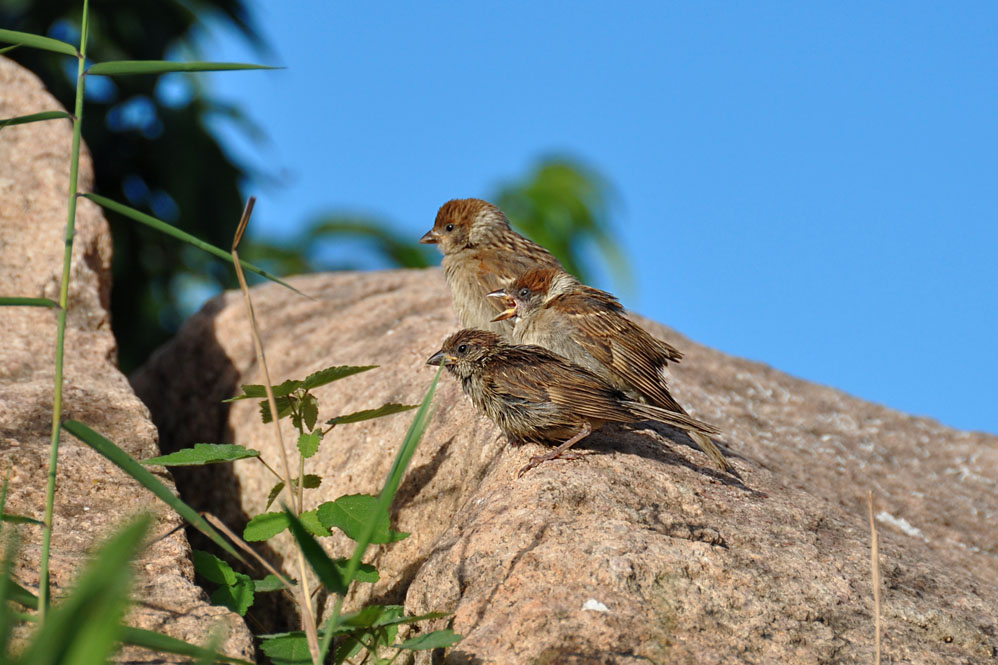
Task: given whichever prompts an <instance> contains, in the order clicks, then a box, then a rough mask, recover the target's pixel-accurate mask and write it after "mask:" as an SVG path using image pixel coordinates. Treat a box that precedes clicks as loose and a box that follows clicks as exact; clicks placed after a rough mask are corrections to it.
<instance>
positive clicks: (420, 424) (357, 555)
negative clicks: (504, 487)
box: [319, 365, 443, 662]
mask: <svg viewBox="0 0 998 665" xmlns="http://www.w3.org/2000/svg"><path fill="white" fill-rule="evenodd" d="M442 371H443V365H441V366H440V368H439V369H438V370H437V373H436V374H435V375H434V377H433V381H432V382H431V383H430V387H429V389H428V390H427V391H426V396H425V397H423V401H422V403H421V404H420V405H419V410H418V411H416V417H415V418H413V419H412V425H410V426H409V431H408V432H406V435H405V439H403V441H402V446H401V448H399V452H398V454H397V455H396V456H395V461H394V462H393V463H392V468H391V470H390V471H389V472H388V479H387V480H386V481H385V486H384V488H383V489H382V490H381V494H380V495H378V502H379V503H378V511H377V513H376V514H381V513H386V512H388V508H389V506H391V504H392V501H393V500H394V499H395V493H396V492H398V488H399V485H400V484H401V482H402V476H403V475H404V474H405V470H406V468H407V467H408V466H409V462H410V461H412V456H413V454H415V452H416V448H417V447H418V446H419V442H420V441H421V440H422V438H423V433H424V432H425V431H426V426H427V425H428V424H429V419H430V405H431V404H432V402H433V394H434V393H435V392H436V389H437V382H438V381H439V380H440V372H442ZM377 526H378V524H377V520H370V521H369V522H368V524H367V528H366V529H365V530H364V533H362V534H361V538H360V539H359V540H358V541H357V545H356V547H354V550H353V556H352V557H350V562H349V563H348V564H347V569H346V573H345V574H344V581H345V582H346V584H347V585H349V584H350V582H351V581H352V580H353V578H354V576H355V575H356V574H357V568H358V567H359V566H360V560H361V558H362V557H363V556H364V552H366V551H367V546H368V545H369V544H370V543H371V537H372V536H373V535H374V530H375V529H376V528H377ZM342 609H343V596H342V595H341V596H339V597H338V598H337V599H336V605H335V606H334V607H333V613H332V615H331V616H330V617H329V621H328V622H327V623H326V630H325V632H324V634H323V636H322V644H321V651H320V658H319V660H320V662H325V660H326V654H328V653H329V645H330V642H331V641H332V639H333V633H335V632H336V629H337V628H338V627H339V622H340V611H341V610H342Z"/></svg>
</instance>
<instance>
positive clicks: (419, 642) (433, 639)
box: [398, 628, 461, 651]
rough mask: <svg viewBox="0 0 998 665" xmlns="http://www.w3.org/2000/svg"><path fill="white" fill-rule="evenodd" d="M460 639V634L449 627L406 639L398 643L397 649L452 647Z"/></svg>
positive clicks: (421, 649)
mask: <svg viewBox="0 0 998 665" xmlns="http://www.w3.org/2000/svg"><path fill="white" fill-rule="evenodd" d="M460 641H461V636H460V635H458V634H457V633H455V632H454V631H453V630H451V629H450V628H444V629H443V630H435V631H433V632H432V633H426V634H424V635H418V636H416V637H413V638H412V639H408V640H406V641H405V642H403V643H402V644H399V645H398V648H399V649H409V650H410V651H424V650H426V649H441V648H445V647H452V646H454V645H455V644H457V643H458V642H460Z"/></svg>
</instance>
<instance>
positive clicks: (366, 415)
mask: <svg viewBox="0 0 998 665" xmlns="http://www.w3.org/2000/svg"><path fill="white" fill-rule="evenodd" d="M418 408H419V405H418V404H395V403H390V404H385V405H384V406H379V407H378V408H377V409H367V410H365V411H357V412H356V413H350V414H347V415H345V416H336V417H335V418H330V419H329V420H327V421H326V424H327V425H345V424H347V423H359V422H360V421H362V420H371V419H372V418H381V417H382V416H390V415H392V414H393V413H402V412H403V411H409V410H410V409H418Z"/></svg>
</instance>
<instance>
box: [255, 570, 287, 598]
mask: <svg viewBox="0 0 998 665" xmlns="http://www.w3.org/2000/svg"><path fill="white" fill-rule="evenodd" d="M292 583H293V580H292ZM283 588H284V583H283V582H281V578H280V577H278V576H277V575H274V574H273V573H271V574H270V575H267V576H266V577H264V578H263V579H261V580H253V591H255V592H256V593H270V592H271V591H280V590H281V589H283Z"/></svg>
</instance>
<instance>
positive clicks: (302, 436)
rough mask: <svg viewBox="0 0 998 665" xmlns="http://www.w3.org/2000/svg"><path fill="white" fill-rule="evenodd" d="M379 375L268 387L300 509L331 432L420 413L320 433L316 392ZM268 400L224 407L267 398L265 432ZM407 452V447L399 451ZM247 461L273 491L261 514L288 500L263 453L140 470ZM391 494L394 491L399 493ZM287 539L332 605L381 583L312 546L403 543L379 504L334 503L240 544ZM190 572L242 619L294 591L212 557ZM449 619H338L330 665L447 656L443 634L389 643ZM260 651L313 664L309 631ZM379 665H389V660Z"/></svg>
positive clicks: (275, 516) (373, 412)
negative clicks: (286, 430) (267, 476)
mask: <svg viewBox="0 0 998 665" xmlns="http://www.w3.org/2000/svg"><path fill="white" fill-rule="evenodd" d="M375 368H376V366H374V365H367V366H360V367H357V366H336V367H328V368H326V369H323V370H320V371H318V372H315V373H313V374H310V375H309V376H307V377H305V378H304V379H300V380H292V379H289V380H287V381H284V382H283V383H280V384H278V385H274V386H270V388H271V392H272V394H273V396H274V400H275V405H276V407H277V418H278V420H284V419H288V420H290V422H291V424H292V426H293V427H294V429H295V430H296V431H297V434H298V437H297V443H298V444H297V447H298V465H297V469H298V472H297V473H298V475H297V476H296V477H295V478H293V479H292V481H291V488H292V495H293V498H294V502H295V504H296V505H299V506H300V505H302V494H303V492H304V491H305V490H307V489H314V488H317V487H319V486H320V485H321V483H322V478H320V477H319V476H317V475H314V474H307V473H305V463H306V460H307V459H309V458H311V457H312V456H314V455H315V454H316V453H317V452H318V450H319V447H320V445H321V444H322V442H323V441H324V440H325V437H326V436H327V435H328V434H329V433H330V431H331V430H332V429H333V428H335V427H337V426H339V425H345V424H348V423H357V422H362V421H365V420H371V419H373V418H381V417H385V416H389V415H393V414H397V413H401V412H404V411H408V410H411V409H417V408H419V405H407V404H396V403H389V404H384V405H382V406H380V407H378V408H376V409H366V410H363V411H357V412H355V413H349V414H344V415H338V416H335V417H333V418H329V419H328V420H326V421H325V423H324V424H323V423H321V422H320V420H319V402H318V400H317V398H316V396H315V394H314V393H313V392H312V390H313V389H315V388H318V387H319V386H323V385H326V384H328V383H331V382H333V381H338V380H340V379H344V378H346V377H349V376H352V375H354V374H358V373H360V372H366V371H368V370H372V369H375ZM266 396H267V390H266V386H264V385H256V384H249V385H243V386H242V392H241V393H240V394H239V395H237V396H235V397H232V398H230V399H228V400H225V401H227V402H235V401H238V400H244V399H260V398H263V399H260V417H261V420H262V421H263V423H264V424H267V423H271V422H273V418H272V417H271V411H270V405H269V403H268V400H267V399H266ZM421 420H425V414H424V415H423V417H422V418H420V417H417V421H421ZM405 448H406V447H405V446H403V449H405ZM243 459H255V460H257V461H258V462H260V463H261V464H263V466H264V467H265V468H266V469H267V470H268V471H269V472H270V473H271V474H273V475H274V477H275V480H276V482H275V484H274V486H273V487H272V488H271V490H270V492H269V493H268V496H267V507H268V508H269V507H270V505H271V504H273V503H274V501H275V500H276V499H277V497H278V496H280V494H281V492H283V491H284V490H285V488H286V487H287V483H286V482H285V480H284V479H283V478H282V477H281V475H280V474H279V473H278V472H277V471H276V470H275V469H274V466H277V465H275V464H271V463H268V462H267V461H266V460H264V459H263V457H262V456H261V455H260V452H259V451H256V450H253V449H250V448H245V447H243V446H239V445H235V444H211V443H199V444H195V446H194V447H192V448H185V449H183V450H178V451H176V452H174V453H171V454H169V455H163V456H160V457H155V458H151V459H147V460H144V462H143V463H144V464H147V465H151V464H161V465H164V466H191V465H201V464H216V463H220V462H235V461H238V460H243ZM386 487H387V486H386ZM395 487H396V488H397V485H396V486H395ZM289 529H290V530H291V533H292V535H293V536H294V537H295V540H296V541H297V542H298V543H299V545H300V546H301V547H302V549H303V551H304V554H305V558H306V559H307V560H308V561H309V563H310V564H311V566H312V568H313V570H314V571H315V573H316V575H317V577H318V578H319V580H320V582H321V583H322V585H323V587H324V588H325V589H326V590H327V591H328V592H329V593H331V594H337V595H345V594H346V592H347V590H348V588H349V586H350V584H351V583H353V582H362V583H373V582H377V581H378V579H379V575H378V571H377V569H375V568H374V566H371V565H369V564H365V563H360V562H357V563H356V564H354V565H353V566H351V559H346V558H343V559H329V558H328V557H326V555H325V553H324V551H323V550H322V548H321V546H319V545H318V544H317V543H316V542H315V540H314V538H317V537H318V538H322V537H328V536H330V535H332V529H338V530H340V531H342V532H343V533H344V534H345V535H346V536H347V537H348V538H350V539H351V540H353V541H355V542H357V543H360V542H362V541H366V542H368V543H373V544H388V543H393V542H397V541H399V540H403V539H405V538H407V537H408V536H409V534H407V533H401V532H399V531H394V530H393V529H391V526H390V521H389V513H388V511H387V505H383V502H382V501H381V497H379V496H374V495H368V494H352V495H346V496H341V497H340V498H338V499H336V500H335V501H326V502H324V503H322V504H320V505H319V506H317V507H316V508H313V509H312V510H307V511H302V512H301V513H300V515H295V513H294V511H293V510H292V509H290V508H285V509H284V510H281V511H275V512H266V513H262V514H260V515H256V516H254V517H253V518H252V519H251V520H250V521H249V523H248V524H247V525H246V528H245V529H244V531H243V539H244V540H246V541H248V542H260V541H266V540H270V539H271V538H274V537H276V536H277V535H278V534H280V533H283V532H284V531H286V530H289ZM194 566H195V569H196V570H197V572H198V573H199V574H200V575H201V576H202V577H204V578H205V579H207V580H209V581H210V582H212V583H213V584H215V585H217V586H216V588H215V590H214V592H213V593H212V595H211V598H212V602H214V603H216V604H219V605H225V606H227V607H229V608H230V609H232V610H233V611H235V612H238V613H239V614H243V615H244V614H245V613H246V612H247V610H249V608H250V607H251V606H252V605H253V602H254V599H255V594H257V593H264V592H270V591H282V590H283V591H289V590H290V589H291V587H294V586H295V585H297V581H294V580H288V579H283V578H282V576H279V575H275V574H271V575H268V576H267V577H265V578H262V579H258V580H253V579H251V578H250V577H249V576H248V575H245V574H243V573H239V572H237V571H235V570H233V568H232V567H231V566H230V565H229V564H228V563H226V562H225V561H224V560H222V559H220V558H219V557H217V556H215V555H213V554H211V553H208V552H195V556H194ZM292 595H294V594H292ZM445 616H447V615H446V614H441V613H432V614H426V615H421V616H415V617H407V616H405V615H404V612H403V609H402V607H401V606H398V605H369V606H367V607H365V608H364V609H363V610H361V611H359V612H357V613H355V614H351V615H349V616H344V617H343V618H342V621H341V622H340V624H339V625H338V626H336V627H335V628H333V629H332V635H333V636H334V638H335V639H336V645H337V646H336V650H335V652H334V657H333V661H332V662H334V663H341V662H344V660H345V659H347V658H352V657H353V656H355V655H357V653H359V652H360V651H361V650H362V649H365V648H366V649H368V651H369V652H370V653H378V652H382V651H385V650H390V649H395V650H396V653H397V652H398V651H401V650H406V649H410V650H411V649H430V648H437V647H441V646H451V645H452V644H454V643H455V642H456V641H457V640H458V639H459V637H458V636H457V635H455V634H454V633H453V631H450V630H449V629H445V630H442V631H435V632H433V633H426V634H423V635H420V636H418V637H416V638H413V639H411V640H406V641H404V642H400V643H395V640H396V637H397V632H398V628H399V626H400V625H403V624H411V623H415V622H418V621H424V620H427V619H438V618H442V617H445ZM326 630H329V629H328V628H327V629H326ZM323 635H325V632H323ZM262 648H263V651H264V653H266V654H267V655H268V656H270V657H271V658H273V659H274V660H275V662H280V663H297V662H302V663H307V662H311V656H310V655H309V650H308V639H307V635H306V634H305V631H299V632H294V633H282V634H279V635H267V636H264V637H263V642H262ZM376 662H377V661H376ZM385 662H390V660H386V661H385Z"/></svg>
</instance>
